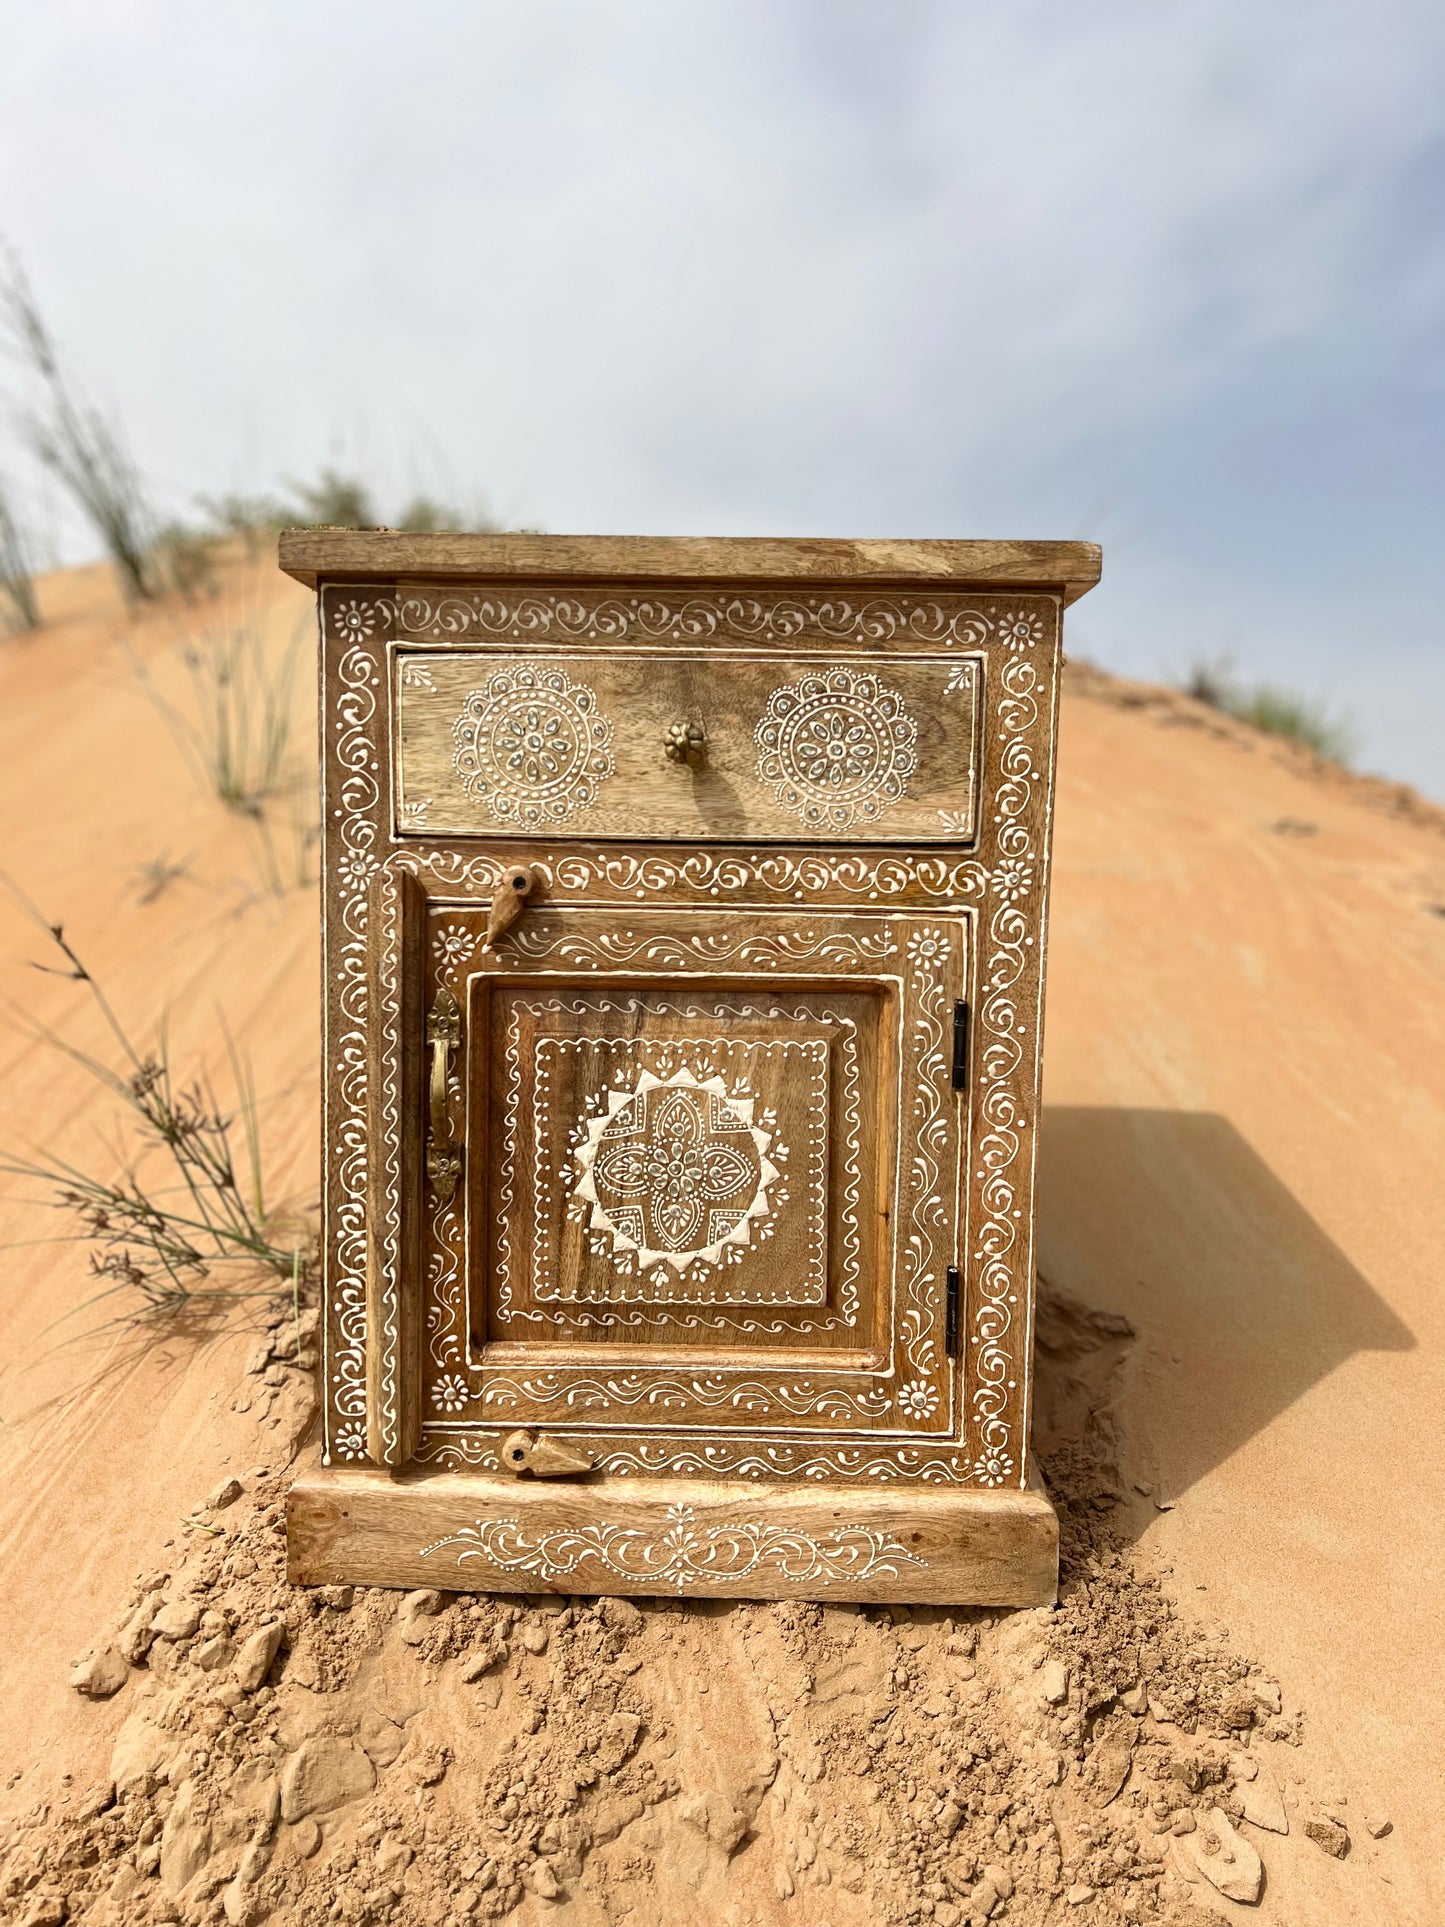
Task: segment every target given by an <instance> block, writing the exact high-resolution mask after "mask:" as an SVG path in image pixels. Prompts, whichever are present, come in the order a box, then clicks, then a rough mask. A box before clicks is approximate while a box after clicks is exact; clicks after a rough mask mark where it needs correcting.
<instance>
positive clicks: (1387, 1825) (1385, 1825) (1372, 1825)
mask: <svg viewBox="0 0 1445 1927" xmlns="http://www.w3.org/2000/svg"><path fill="white" fill-rule="evenodd" d="M1394 1826H1395V1823H1394V1821H1393V1820H1391V1819H1389V1818H1388V1817H1387V1816H1386V1815H1385V1814H1383V1813H1367V1814H1366V1815H1365V1832H1366V1833H1367V1834H1369V1836H1370V1838H1371V1839H1372V1840H1383V1839H1384V1837H1385V1835H1386V1834H1387V1833H1392V1832H1393V1831H1394Z"/></svg>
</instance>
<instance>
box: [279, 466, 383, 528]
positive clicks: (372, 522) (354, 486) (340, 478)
mask: <svg viewBox="0 0 1445 1927" xmlns="http://www.w3.org/2000/svg"><path fill="white" fill-rule="evenodd" d="M286 486H287V487H288V488H289V489H290V490H291V491H292V494H293V496H294V498H295V500H294V504H293V505H292V507H293V510H294V514H295V517H296V520H297V522H298V523H299V524H300V526H302V527H303V528H326V529H370V528H375V527H376V522H377V518H376V512H375V510H374V509H373V507H372V501H371V491H370V490H369V489H368V488H367V486H366V484H365V482H363V481H362V480H361V478H360V477H359V476H356V475H343V474H342V473H341V472H340V471H339V470H338V469H335V468H331V467H326V468H323V469H322V470H321V473H320V474H319V475H318V476H317V477H316V479H315V481H314V482H296V481H291V482H288V483H287V485H286Z"/></svg>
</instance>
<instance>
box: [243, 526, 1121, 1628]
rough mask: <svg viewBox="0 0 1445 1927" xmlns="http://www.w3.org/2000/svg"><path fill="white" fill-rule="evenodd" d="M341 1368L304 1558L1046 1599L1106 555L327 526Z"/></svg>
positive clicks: (718, 1586)
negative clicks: (1082, 691)
mask: <svg viewBox="0 0 1445 1927" xmlns="http://www.w3.org/2000/svg"><path fill="white" fill-rule="evenodd" d="M281 558H282V565H283V567H285V568H286V569H287V570H288V571H289V572H290V573H291V574H292V575H294V576H296V577H298V578H299V579H300V580H302V581H304V582H307V583H309V584H312V585H314V587H315V589H316V592H317V600H318V608H319V619H320V632H321V650H322V661H323V668H322V742H323V756H324V781H325V803H324V819H323V820H324V887H325V911H324V918H325V951H324V955H325V1067H326V1068H325V1076H326V1091H325V1117H326V1128H325V1138H326V1176H325V1186H326V1204H325V1211H326V1227H325V1258H326V1263H325V1299H326V1302H325V1320H324V1331H325V1344H324V1357H323V1366H322V1370H323V1374H324V1435H323V1440H322V1444H321V1449H320V1454H319V1461H318V1463H316V1464H315V1465H314V1466H313V1467H312V1468H311V1469H309V1470H308V1471H307V1472H306V1473H304V1475H303V1476H302V1477H301V1478H300V1479H299V1480H298V1482H297V1485H296V1487H295V1489H294V1491H293V1494H292V1499H291V1507H290V1538H291V1559H292V1570H293V1574H294V1575H295V1576H296V1577H297V1578H298V1579H299V1580H301V1581H305V1582H321V1581H328V1580H337V1579H352V1580H358V1581H369V1582H373V1583H395V1584H405V1585H423V1584H430V1585H435V1586H438V1587H443V1588H446V1587H453V1588H461V1589H467V1590H471V1589H491V1590H503V1591H509V1592H541V1591H559V1592H566V1593H597V1592H634V1593H674V1594H676V1593H682V1594H684V1595H686V1594H701V1595H709V1594H711V1595H723V1596H728V1595H736V1596H744V1597H747V1596H752V1597H789V1596H796V1597H801V1598H827V1597H836V1598H840V1599H853V1600H886V1599H897V1600H917V1601H929V1600H936V1601H948V1602H958V1603H964V1602H969V1601H974V1602H980V1603H1026V1602H1036V1601H1040V1600H1045V1599H1048V1598H1051V1597H1052V1595H1053V1588H1054V1583H1055V1571H1056V1527H1055V1521H1054V1517H1053V1514H1052V1511H1051V1509H1050V1507H1049V1505H1048V1502H1047V1500H1046V1499H1045V1498H1044V1496H1043V1495H1042V1493H1041V1492H1040V1491H1039V1490H1038V1488H1037V1487H1036V1485H1034V1484H1033V1483H1032V1480H1031V1473H1030V1466H1029V1451H1028V1420H1029V1375H1030V1354H1031V1343H1032V1324H1031V1312H1032V1296H1033V1214H1034V1200H1033V1174H1034V1145H1035V1133H1036V1128H1037V1122H1038V1092H1039V1052H1040V1041H1041V1034H1040V1023H1041V1013H1042V987H1043V948H1044V933H1045V907H1046V900H1047V888H1048V865H1049V834H1050V810H1051V799H1052V787H1053V760H1054V739H1055V718H1056V708H1057V687H1058V675H1059V665H1060V661H1061V657H1060V625H1061V619H1062V613H1063V609H1064V607H1065V605H1066V604H1067V603H1068V602H1070V601H1071V600H1072V599H1074V598H1075V597H1076V596H1078V595H1080V594H1082V593H1083V592H1084V591H1085V590H1086V589H1087V588H1089V587H1090V586H1091V585H1092V584H1093V582H1094V581H1095V580H1097V577H1098V573H1099V555H1098V551H1097V550H1096V549H1094V548H1092V547H1091V546H1088V545H1085V544H1079V543H1047V542H1041V543H1021V542H1020V543H1013V542H877V543H869V542H825V541H797V542H775V541H696V540H657V541H645V540H634V539H610V538H609V539H601V538H597V539H581V538H576V539H574V538H565V537H542V536H530V535H517V536H441V535H438V536H406V535H396V534H392V533H389V532H386V531H377V532H355V531H343V530H308V531H294V532H291V533H288V534H287V535H284V536H283V537H282V545H281Z"/></svg>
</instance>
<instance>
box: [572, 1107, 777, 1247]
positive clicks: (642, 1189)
mask: <svg viewBox="0 0 1445 1927" xmlns="http://www.w3.org/2000/svg"><path fill="white" fill-rule="evenodd" d="M753 1109H754V1105H753V1100H752V1098H750V1097H737V1096H733V1095H731V1094H730V1093H729V1091H728V1088H727V1085H726V1084H725V1083H724V1082H723V1080H722V1078H721V1077H709V1078H707V1079H705V1080H703V1081H699V1080H698V1079H697V1078H696V1077H695V1076H694V1075H693V1073H692V1072H691V1071H689V1070H680V1071H676V1072H674V1074H673V1075H672V1076H671V1077H669V1078H667V1079H666V1080H664V1079H662V1078H659V1077H655V1076H654V1075H653V1073H652V1072H651V1071H646V1070H645V1071H641V1072H640V1073H639V1074H638V1078H637V1082H636V1084H635V1085H634V1086H633V1088H632V1089H631V1090H626V1089H621V1090H610V1091H608V1093H607V1098H606V1106H605V1108H604V1110H603V1111H602V1112H601V1114H600V1115H599V1116H597V1117H590V1118H584V1119H583V1124H584V1126H585V1134H584V1136H583V1139H582V1142H581V1143H580V1144H579V1146H578V1148H577V1151H576V1153H575V1156H576V1159H577V1165H578V1177H577V1183H576V1185H575V1187H574V1189H573V1194H572V1195H573V1197H574V1198H575V1199H577V1200H580V1201H581V1202H583V1203H584V1204H587V1205H590V1207H591V1212H590V1216H589V1219H588V1224H589V1227H590V1229H591V1230H592V1231H594V1232H599V1233H601V1234H603V1236H604V1237H610V1238H611V1240H612V1255H613V1257H614V1258H618V1257H621V1256H622V1255H623V1254H624V1253H625V1254H628V1259H627V1261H628V1263H629V1264H634V1263H635V1264H638V1265H640V1266H641V1267H642V1269H643V1270H644V1271H646V1270H650V1269H651V1268H652V1267H653V1266H654V1265H659V1264H665V1265H671V1266H672V1267H673V1269H674V1270H676V1271H678V1272H682V1271H685V1270H687V1268H688V1267H689V1266H690V1265H695V1264H708V1265H717V1264H721V1263H722V1262H723V1259H724V1253H725V1251H726V1250H727V1248H728V1247H730V1246H745V1245H748V1244H751V1242H752V1235H753V1226H754V1224H755V1223H756V1222H757V1221H758V1220H759V1219H762V1218H766V1217H767V1216H768V1215H769V1213H770V1212H771V1210H772V1205H771V1202H770V1201H769V1198H768V1187H769V1186H770V1185H773V1184H775V1183H776V1182H777V1180H778V1177H779V1172H778V1168H777V1166H776V1165H775V1164H774V1163H773V1162H772V1161H771V1159H770V1158H769V1156H768V1152H769V1149H770V1148H771V1146H772V1138H771V1135H770V1134H769V1133H768V1132H767V1131H764V1130H763V1129H761V1128H760V1127H759V1126H758V1125H756V1124H754V1122H753Z"/></svg>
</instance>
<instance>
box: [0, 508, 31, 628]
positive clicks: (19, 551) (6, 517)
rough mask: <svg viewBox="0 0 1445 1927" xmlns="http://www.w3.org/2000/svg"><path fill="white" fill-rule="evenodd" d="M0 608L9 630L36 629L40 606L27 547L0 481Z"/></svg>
mask: <svg viewBox="0 0 1445 1927" xmlns="http://www.w3.org/2000/svg"><path fill="white" fill-rule="evenodd" d="M0 609H3V610H4V613H5V619H6V621H7V622H8V624H9V626H10V627H11V628H12V629H38V628H39V627H40V604H39V602H38V601H37V600H36V597H35V578H34V575H33V574H32V572H31V565H30V552H29V546H28V544H27V543H26V540H25V536H24V532H23V531H22V529H21V527H20V524H19V522H18V521H17V520H16V517H15V511H14V509H13V508H12V507H11V506H10V492H9V490H8V489H7V488H6V486H5V483H4V481H3V479H0Z"/></svg>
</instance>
